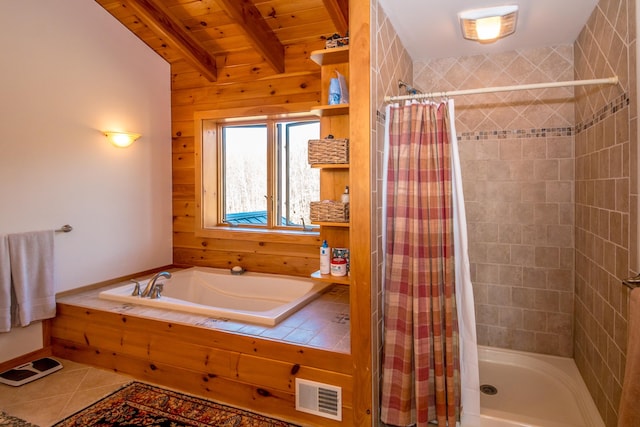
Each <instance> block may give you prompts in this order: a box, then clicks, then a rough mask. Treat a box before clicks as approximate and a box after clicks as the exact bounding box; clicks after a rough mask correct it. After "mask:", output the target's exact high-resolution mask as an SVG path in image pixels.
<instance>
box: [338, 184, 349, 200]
mask: <svg viewBox="0 0 640 427" xmlns="http://www.w3.org/2000/svg"><path fill="white" fill-rule="evenodd" d="M340 201H341V202H342V203H349V186H348V185H347V186H346V187H345V188H344V193H342V195H341V196H340Z"/></svg>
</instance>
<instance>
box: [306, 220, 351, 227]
mask: <svg viewBox="0 0 640 427" xmlns="http://www.w3.org/2000/svg"><path fill="white" fill-rule="evenodd" d="M311 224H315V225H321V226H323V227H344V228H349V223H348V222H325V221H311Z"/></svg>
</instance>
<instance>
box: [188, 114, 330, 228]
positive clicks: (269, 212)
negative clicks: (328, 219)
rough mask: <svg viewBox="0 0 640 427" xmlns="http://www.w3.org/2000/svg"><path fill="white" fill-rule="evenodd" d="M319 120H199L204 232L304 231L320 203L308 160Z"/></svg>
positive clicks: (316, 175) (316, 179)
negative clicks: (313, 206)
mask: <svg viewBox="0 0 640 427" xmlns="http://www.w3.org/2000/svg"><path fill="white" fill-rule="evenodd" d="M319 134H320V123H319V121H318V119H317V118H307V117H303V118H287V119H280V118H278V119H269V118H267V119H259V120H247V119H243V120H237V119H236V120H215V119H203V120H202V147H201V152H202V164H201V168H202V171H201V179H202V183H201V184H202V189H201V190H202V193H201V194H202V226H203V228H204V229H219V228H227V229H229V227H231V228H230V229H233V230H241V229H244V230H247V229H263V230H278V231H286V230H289V231H291V232H293V231H308V230H311V229H314V228H315V226H311V224H310V219H309V217H310V216H309V203H310V202H311V201H314V200H320V178H319V171H318V170H317V169H313V168H311V167H310V166H309V164H308V162H307V146H308V141H309V140H310V139H318V138H319Z"/></svg>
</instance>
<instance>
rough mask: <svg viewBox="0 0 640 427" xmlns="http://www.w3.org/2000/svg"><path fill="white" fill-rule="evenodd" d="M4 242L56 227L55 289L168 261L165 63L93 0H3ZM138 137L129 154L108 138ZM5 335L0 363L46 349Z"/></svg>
mask: <svg viewBox="0 0 640 427" xmlns="http://www.w3.org/2000/svg"><path fill="white" fill-rule="evenodd" d="M0 52H1V55H2V66H0V234H9V233H18V232H24V231H33V230H43V229H52V228H58V227H60V226H62V225H63V224H70V225H72V226H73V228H74V230H73V231H72V232H71V233H66V234H64V233H59V234H57V235H56V238H55V257H56V259H55V281H56V291H57V292H61V291H65V290H69V289H74V288H78V287H81V286H84V285H87V284H90V283H95V282H99V281H102V280H107V279H111V278H114V277H118V276H122V275H125V274H130V273H135V272H139V271H142V270H146V269H150V268H154V267H159V266H163V265H166V264H170V263H171V261H172V242H171V236H172V233H171V129H170V128H171V101H170V97H171V89H170V69H169V64H168V63H167V62H166V61H164V60H163V59H162V58H161V57H160V56H158V55H157V54H156V53H154V52H153V51H152V50H151V49H150V48H148V47H147V46H146V45H145V44H143V43H142V42H141V41H140V40H139V39H138V38H136V37H135V36H134V35H133V34H132V33H131V32H130V31H129V30H128V29H126V28H125V27H124V26H122V24H120V23H119V22H118V21H116V20H115V19H114V18H113V17H112V16H111V15H109V14H108V13H107V12H106V11H105V10H104V9H102V8H101V7H100V6H99V5H98V4H97V3H95V2H93V1H87V0H64V1H43V0H22V1H12V2H9V1H0ZM107 129H109V130H129V131H134V132H139V133H141V134H142V135H143V136H142V137H141V138H140V139H139V140H138V141H136V142H135V143H134V145H132V146H131V147H129V148H126V149H121V148H116V147H113V146H112V145H110V144H109V143H108V142H107V140H106V138H105V137H104V136H103V135H102V133H101V131H102V130H107ZM40 331H41V325H40V324H39V323H38V324H35V325H33V326H29V327H27V328H17V329H15V328H14V329H13V330H12V331H11V332H9V333H6V334H0V361H6V360H10V359H13V358H15V357H17V356H19V355H22V354H25V353H28V352H30V351H33V350H37V349H39V348H41V346H42V341H41V332H40Z"/></svg>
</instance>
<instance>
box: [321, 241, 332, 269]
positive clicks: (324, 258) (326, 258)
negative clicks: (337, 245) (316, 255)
mask: <svg viewBox="0 0 640 427" xmlns="http://www.w3.org/2000/svg"><path fill="white" fill-rule="evenodd" d="M330 273H331V248H330V247H329V245H328V244H327V241H326V240H323V241H322V246H320V274H330Z"/></svg>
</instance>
